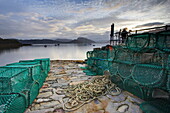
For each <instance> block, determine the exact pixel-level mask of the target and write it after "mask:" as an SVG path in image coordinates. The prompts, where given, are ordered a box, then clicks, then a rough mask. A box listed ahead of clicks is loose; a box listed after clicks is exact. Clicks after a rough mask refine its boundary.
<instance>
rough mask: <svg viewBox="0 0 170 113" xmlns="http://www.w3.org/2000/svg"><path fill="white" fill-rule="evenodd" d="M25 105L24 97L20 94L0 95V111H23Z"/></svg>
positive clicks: (20, 112)
mask: <svg viewBox="0 0 170 113" xmlns="http://www.w3.org/2000/svg"><path fill="white" fill-rule="evenodd" d="M26 105H27V100H26V97H25V96H24V95H22V94H10V95H0V111H1V113H23V112H24V111H25V110H26Z"/></svg>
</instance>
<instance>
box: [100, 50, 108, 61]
mask: <svg viewBox="0 0 170 113" xmlns="http://www.w3.org/2000/svg"><path fill="white" fill-rule="evenodd" d="M98 58H100V59H108V51H107V50H100V51H99V53H98Z"/></svg>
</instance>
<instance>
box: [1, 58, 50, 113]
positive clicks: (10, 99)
mask: <svg viewBox="0 0 170 113" xmlns="http://www.w3.org/2000/svg"><path fill="white" fill-rule="evenodd" d="M49 70H50V59H49V58H47V59H35V60H22V61H19V62H17V63H11V64H7V65H6V66H2V67H0V112H2V113H23V112H24V111H25V110H26V108H27V107H28V106H29V105H31V104H32V102H33V101H34V99H35V98H36V97H37V95H38V93H39V89H40V88H41V87H42V85H43V82H44V81H45V79H46V77H47V75H48V72H49Z"/></svg>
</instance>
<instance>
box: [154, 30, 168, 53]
mask: <svg viewBox="0 0 170 113" xmlns="http://www.w3.org/2000/svg"><path fill="white" fill-rule="evenodd" d="M156 36H157V41H156V42H157V43H156V46H157V48H159V49H160V50H162V51H165V52H168V53H169V52H170V30H167V31H161V32H158V33H157V34H156Z"/></svg>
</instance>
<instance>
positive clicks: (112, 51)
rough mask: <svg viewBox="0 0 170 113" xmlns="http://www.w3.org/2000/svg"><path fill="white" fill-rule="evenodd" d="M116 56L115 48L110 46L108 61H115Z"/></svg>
mask: <svg viewBox="0 0 170 113" xmlns="http://www.w3.org/2000/svg"><path fill="white" fill-rule="evenodd" d="M115 54H116V52H115V48H113V47H112V46H110V47H109V49H108V59H109V60H110V61H113V60H114V58H115Z"/></svg>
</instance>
